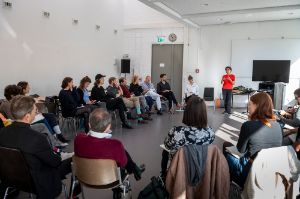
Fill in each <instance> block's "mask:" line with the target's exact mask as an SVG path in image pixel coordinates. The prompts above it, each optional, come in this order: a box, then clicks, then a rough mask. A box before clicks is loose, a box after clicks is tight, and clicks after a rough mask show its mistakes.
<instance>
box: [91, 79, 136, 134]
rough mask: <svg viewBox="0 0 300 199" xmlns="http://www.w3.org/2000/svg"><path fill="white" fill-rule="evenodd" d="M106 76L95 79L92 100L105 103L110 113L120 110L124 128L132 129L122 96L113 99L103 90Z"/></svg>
mask: <svg viewBox="0 0 300 199" xmlns="http://www.w3.org/2000/svg"><path fill="white" fill-rule="evenodd" d="M104 77H105V75H101V74H97V75H96V77H95V83H94V87H93V88H92V92H91V99H92V100H95V101H97V102H98V101H100V102H105V103H106V108H107V110H109V111H114V110H118V111H119V116H120V119H121V121H122V127H123V128H127V129H132V126H131V125H130V124H129V123H128V121H127V119H126V116H125V112H126V111H127V108H126V106H125V104H124V102H123V100H122V98H120V96H118V95H117V96H116V97H114V98H113V97H111V96H108V95H107V94H106V92H105V90H104V88H103V85H104Z"/></svg>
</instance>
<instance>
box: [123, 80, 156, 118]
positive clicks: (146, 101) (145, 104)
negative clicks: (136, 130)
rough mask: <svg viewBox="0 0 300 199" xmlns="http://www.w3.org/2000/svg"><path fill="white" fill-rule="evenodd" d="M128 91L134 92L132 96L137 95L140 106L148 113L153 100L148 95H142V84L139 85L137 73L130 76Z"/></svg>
mask: <svg viewBox="0 0 300 199" xmlns="http://www.w3.org/2000/svg"><path fill="white" fill-rule="evenodd" d="M129 91H130V93H131V94H134V96H136V97H139V100H140V104H141V105H142V108H143V109H144V110H145V112H146V113H148V114H149V113H150V111H151V107H152V105H153V100H152V98H151V97H150V96H144V94H145V93H144V90H143V88H142V86H141V85H140V77H139V76H138V75H134V76H133V77H132V81H131V84H130V86H129Z"/></svg>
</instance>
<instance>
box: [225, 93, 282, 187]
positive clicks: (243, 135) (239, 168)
mask: <svg viewBox="0 0 300 199" xmlns="http://www.w3.org/2000/svg"><path fill="white" fill-rule="evenodd" d="M248 110H249V116H248V117H249V120H248V121H246V122H245V123H243V125H242V127H241V131H240V135H239V139H238V142H237V146H236V148H237V150H238V152H239V153H241V154H239V155H240V157H239V158H237V156H236V155H233V150H232V149H234V147H233V146H232V144H231V143H228V142H225V143H224V144H223V151H224V155H225V157H226V159H227V161H228V165H229V170H230V178H231V180H233V181H234V182H236V183H238V184H239V185H240V186H241V187H243V186H244V183H245V181H246V178H247V176H248V173H249V170H250V168H251V164H252V162H253V160H254V159H255V157H256V155H257V154H258V152H259V151H260V150H262V149H268V148H273V147H280V146H281V145H282V129H281V127H280V125H279V123H278V122H277V121H276V117H275V115H274V112H273V102H272V99H271V97H270V96H269V95H268V94H267V93H264V92H261V93H257V94H255V95H253V96H251V98H250V101H249V103H248Z"/></svg>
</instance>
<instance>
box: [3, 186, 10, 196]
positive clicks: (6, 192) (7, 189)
mask: <svg viewBox="0 0 300 199" xmlns="http://www.w3.org/2000/svg"><path fill="white" fill-rule="evenodd" d="M9 189H10V187H7V188H6V189H5V193H4V196H3V199H6V197H7V196H8V191H9Z"/></svg>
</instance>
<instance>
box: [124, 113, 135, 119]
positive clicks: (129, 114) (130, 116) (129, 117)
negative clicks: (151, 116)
mask: <svg viewBox="0 0 300 199" xmlns="http://www.w3.org/2000/svg"><path fill="white" fill-rule="evenodd" d="M126 114H127V119H128V120H134V119H136V118H134V117H132V115H131V113H130V112H127V113H126Z"/></svg>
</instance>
